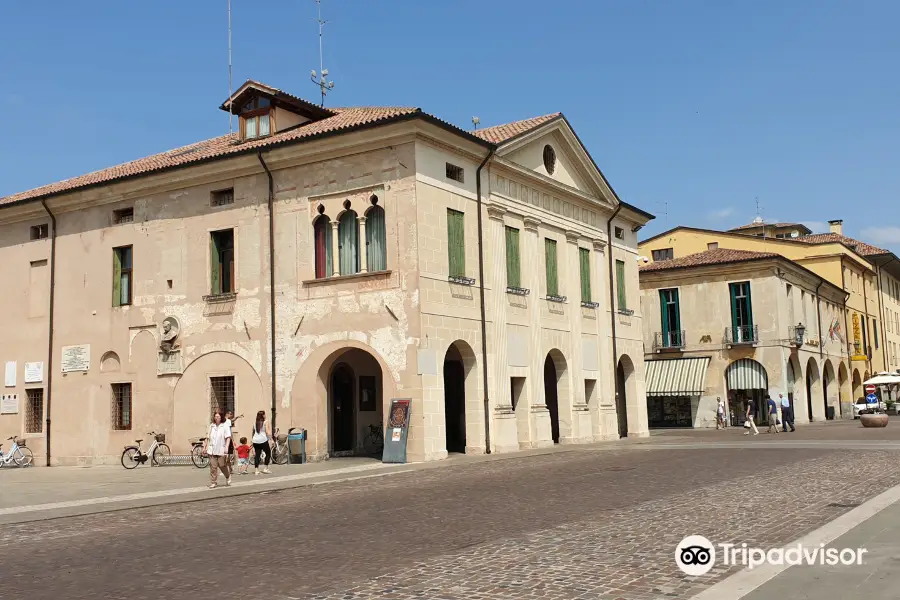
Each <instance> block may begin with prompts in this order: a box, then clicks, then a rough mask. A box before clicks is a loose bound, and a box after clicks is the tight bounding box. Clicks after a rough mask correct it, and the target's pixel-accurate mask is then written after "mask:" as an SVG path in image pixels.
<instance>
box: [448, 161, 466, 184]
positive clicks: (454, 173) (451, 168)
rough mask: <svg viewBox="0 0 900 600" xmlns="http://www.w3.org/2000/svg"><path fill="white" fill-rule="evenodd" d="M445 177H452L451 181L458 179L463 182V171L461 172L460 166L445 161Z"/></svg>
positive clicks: (464, 180)
mask: <svg viewBox="0 0 900 600" xmlns="http://www.w3.org/2000/svg"><path fill="white" fill-rule="evenodd" d="M447 179H452V180H453V181H458V182H460V183H465V182H466V178H465V173H464V172H463V168H462V167H457V166H456V165H452V164H450V163H447Z"/></svg>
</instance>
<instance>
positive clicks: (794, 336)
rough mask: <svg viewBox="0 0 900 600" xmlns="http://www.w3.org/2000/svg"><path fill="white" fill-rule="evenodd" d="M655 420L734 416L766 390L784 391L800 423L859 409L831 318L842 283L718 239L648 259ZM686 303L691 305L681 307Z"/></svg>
mask: <svg viewBox="0 0 900 600" xmlns="http://www.w3.org/2000/svg"><path fill="white" fill-rule="evenodd" d="M640 280H641V305H642V313H643V315H644V318H643V326H644V347H645V348H646V349H647V354H646V357H645V359H646V361H645V362H646V366H647V375H646V387H647V405H648V422H649V426H650V427H715V425H716V406H717V401H718V399H719V398H721V399H723V400H724V401H725V402H726V406H727V413H728V417H729V419H730V420H731V422H732V424H733V425H740V424H742V423H743V420H744V416H743V415H744V411H745V410H746V403H747V401H748V400H749V399H751V398H753V399H755V400H756V401H757V406H758V407H759V408H758V414H757V423H764V422H765V412H764V411H765V408H764V405H765V399H766V397H767V394H771V395H772V398H773V399H775V400H776V401H777V399H778V394H779V393H782V394H784V395H786V396H787V397H788V398H789V399H790V400H791V401H792V403H793V406H794V413H795V420H796V422H798V423H804V422H809V421H822V420H825V419H826V418H827V419H832V418H852V417H853V413H852V407H851V403H852V401H851V382H850V376H849V373H850V371H849V366H848V356H847V352H846V347H845V345H844V343H843V342H842V341H841V339H840V337H839V336H838V335H837V334H836V332H834V331H833V330H831V331H829V330H828V329H827V328H826V327H827V326H824V327H823V325H824V324H827V323H830V322H833V320H834V319H835V318H838V317H840V316H841V315H842V313H843V301H844V298H845V296H846V294H845V293H844V291H843V290H841V289H840V288H838V287H837V286H835V285H832V284H830V283H828V282H827V281H825V280H824V279H823V278H822V277H820V276H818V275H816V274H815V273H813V272H812V271H810V270H809V269H806V268H805V267H803V266H801V265H799V264H797V263H795V262H793V261H790V260H788V259H786V258H784V257H782V256H780V255H778V254H775V253H772V252H769V253H764V252H750V251H745V250H728V249H712V250H706V251H704V252H699V253H697V254H692V255H688V256H682V257H679V258H673V259H670V260H663V261H656V262H653V263H650V264H646V265H644V266H642V267H641V272H640ZM682 307H683V308H682Z"/></svg>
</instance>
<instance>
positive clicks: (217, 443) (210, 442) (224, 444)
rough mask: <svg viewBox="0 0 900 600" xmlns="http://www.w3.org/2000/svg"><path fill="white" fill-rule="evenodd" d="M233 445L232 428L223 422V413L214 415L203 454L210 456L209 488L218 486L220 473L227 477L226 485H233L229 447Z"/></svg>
mask: <svg viewBox="0 0 900 600" xmlns="http://www.w3.org/2000/svg"><path fill="white" fill-rule="evenodd" d="M230 443H231V426H230V425H228V424H226V423H225V422H224V421H222V413H221V412H219V411H218V410H217V411H216V412H214V413H213V418H212V423H210V424H209V431H208V432H207V433H206V441H205V442H204V443H203V454H208V455H209V488H210V489H212V488H214V487H216V486H217V485H218V483H217V481H216V480H217V479H218V478H219V471H220V470H221V471H222V475H224V476H225V485H231V470H230V469H229V468H228V467H229V465H228V445H229V444H230Z"/></svg>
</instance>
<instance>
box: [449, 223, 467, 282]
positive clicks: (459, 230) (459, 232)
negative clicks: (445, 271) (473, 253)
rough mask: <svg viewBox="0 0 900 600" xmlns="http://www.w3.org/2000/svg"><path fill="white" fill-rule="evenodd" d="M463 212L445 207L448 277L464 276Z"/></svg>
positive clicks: (464, 238) (464, 242)
mask: <svg viewBox="0 0 900 600" xmlns="http://www.w3.org/2000/svg"><path fill="white" fill-rule="evenodd" d="M463 218H464V215H463V213H461V212H459V211H458V210H453V209H451V208H448V209H447V254H448V259H449V275H450V277H465V276H466V236H465V221H464V220H463Z"/></svg>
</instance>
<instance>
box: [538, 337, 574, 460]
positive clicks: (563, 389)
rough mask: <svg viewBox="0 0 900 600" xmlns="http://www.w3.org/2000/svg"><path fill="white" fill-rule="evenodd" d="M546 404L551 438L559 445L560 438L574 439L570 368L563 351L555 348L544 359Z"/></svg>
mask: <svg viewBox="0 0 900 600" xmlns="http://www.w3.org/2000/svg"><path fill="white" fill-rule="evenodd" d="M544 403H545V404H546V405H547V410H549V411H550V437H551V439H553V442H554V443H556V444H558V443H559V441H560V438H561V437H562V438H571V437H572V420H571V410H570V407H571V405H572V391H571V389H569V368H568V364H567V362H566V357H565V355H563V353H562V351H560V350H558V349H556V348H553V349H552V350H550V351H549V352H548V353H547V357H546V358H545V359H544Z"/></svg>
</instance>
